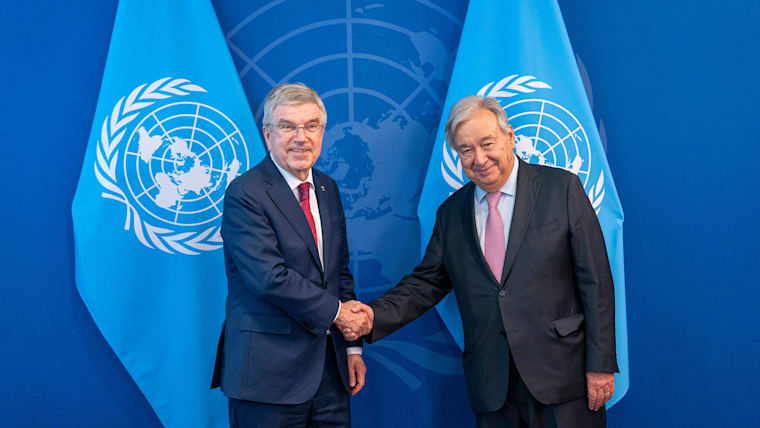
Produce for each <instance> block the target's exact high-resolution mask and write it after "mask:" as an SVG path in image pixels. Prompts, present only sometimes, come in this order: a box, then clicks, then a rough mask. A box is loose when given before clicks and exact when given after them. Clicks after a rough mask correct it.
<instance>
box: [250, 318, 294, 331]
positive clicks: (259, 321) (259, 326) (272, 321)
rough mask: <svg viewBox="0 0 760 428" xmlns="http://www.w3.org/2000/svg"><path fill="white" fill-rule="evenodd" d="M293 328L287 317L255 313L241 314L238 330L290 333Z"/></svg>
mask: <svg viewBox="0 0 760 428" xmlns="http://www.w3.org/2000/svg"><path fill="white" fill-rule="evenodd" d="M292 329H293V323H292V322H290V319H289V318H285V317H278V316H271V315H257V316H255V317H254V316H251V315H246V316H243V318H241V320H240V330H243V331H255V332H258V333H273V334H290V332H291V331H292Z"/></svg>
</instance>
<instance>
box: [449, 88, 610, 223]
mask: <svg viewBox="0 0 760 428" xmlns="http://www.w3.org/2000/svg"><path fill="white" fill-rule="evenodd" d="M537 89H552V87H551V86H549V85H548V84H546V83H544V82H542V81H540V80H537V79H536V78H535V77H533V76H518V75H516V74H515V75H511V76H507V77H505V78H504V79H502V80H500V81H499V82H496V83H494V82H490V83H488V84H487V85H485V86H483V87H482V88H481V89H480V90H479V91H478V95H480V96H486V97H493V98H496V99H499V101H502V99H504V98H514V97H518V98H521V99H518V100H516V101H513V102H511V103H508V104H506V105H504V111H505V112H506V113H507V117H508V118H509V122H510V124H511V125H512V129H514V132H515V155H516V156H519V157H520V158H521V159H522V160H524V161H525V162H529V163H533V164H538V165H547V166H553V167H557V168H562V169H565V170H567V171H570V172H572V173H573V174H575V175H577V176H578V177H579V178H580V180H581V182H582V183H583V186H584V188H586V189H587V192H588V197H589V200H590V201H591V205H592V206H593V207H594V210H595V211H596V212H597V213H598V212H599V209H600V207H601V204H602V201H603V200H604V170H602V169H599V172H598V175H597V173H596V170H595V169H594V167H595V165H593V164H592V156H591V144H590V143H589V138H588V135H587V134H586V130H585V129H584V128H583V126H582V125H581V123H580V121H578V119H577V118H576V117H575V115H574V114H573V113H572V112H571V111H570V110H568V109H566V108H565V107H563V106H561V105H559V104H557V103H555V102H553V101H551V100H548V99H541V98H524V97H520V96H521V95H524V94H529V93H533V92H535V91H536V90H537ZM502 104H503V102H502ZM443 159H444V161H443V162H442V164H441V172H442V174H443V178H444V180H446V182H447V183H448V184H449V185H450V186H452V188H453V189H454V190H456V189H458V188H460V187H461V186H462V184H463V178H462V172H461V171H462V167H461V163H460V161H459V159H458V155H457V153H456V152H454V151H453V150H451V149H450V148H448V145H447V144H444V148H443ZM455 162H456V163H455ZM590 179H592V180H593V181H591V186H590V187H589V186H588V184H589V182H590V181H589V180H590Z"/></svg>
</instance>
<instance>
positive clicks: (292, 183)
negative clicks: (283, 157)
mask: <svg viewBox="0 0 760 428" xmlns="http://www.w3.org/2000/svg"><path fill="white" fill-rule="evenodd" d="M269 157H271V158H272V162H274V166H276V167H277V170H278V171H280V174H281V175H282V178H284V179H285V182H287V183H288V187H290V190H295V189H296V187H298V186H299V185H300V184H301V183H309V184H311V186H309V187H311V188H312V189H314V188H315V187H314V177H313V176H312V174H311V168H309V175H308V176H306V180H304V181H301V180H299V179H298V177H296V176H295V175H293V174H291V173H290V172H289V171H286V170H285V169H284V168H282V167H281V166H280V164H278V163H277V161H276V160H275V159H274V156H272V155H271V154H270V155H269Z"/></svg>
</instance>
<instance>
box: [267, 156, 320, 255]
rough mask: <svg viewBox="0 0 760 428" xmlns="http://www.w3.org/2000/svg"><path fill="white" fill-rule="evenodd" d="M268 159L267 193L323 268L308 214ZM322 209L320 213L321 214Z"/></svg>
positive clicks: (268, 158)
mask: <svg viewBox="0 0 760 428" xmlns="http://www.w3.org/2000/svg"><path fill="white" fill-rule="evenodd" d="M266 159H267V161H268V162H266V163H265V164H264V165H265V168H263V173H264V179H265V181H266V182H267V183H269V184H270V186H269V188H268V189H267V194H268V195H269V197H270V198H272V201H273V202H274V204H275V206H276V207H277V209H279V210H280V212H281V213H282V215H283V216H285V218H286V219H287V220H288V223H290V225H291V226H292V227H293V229H294V230H295V231H296V233H297V234H298V236H300V237H301V239H302V240H303V241H304V243H306V247H307V248H308V249H309V253H311V257H312V258H313V259H314V262H315V263H316V264H317V266H318V267H319V269H320V270H321V269H322V263H320V262H319V253H318V252H317V244H316V243H315V242H314V236H313V235H312V234H311V227H309V222H308V221H306V216H305V215H304V213H303V210H302V209H301V205H300V204H299V203H298V201H297V200H296V198H295V196H294V195H293V190H292V189H290V187H288V183H287V182H286V181H285V178H284V177H283V176H282V174H280V171H278V170H277V167H276V166H274V163H273V161H272V159H271V158H270V157H269V156H267V158H266ZM321 214H322V213H321V211H320V215H321Z"/></svg>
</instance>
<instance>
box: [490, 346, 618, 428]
mask: <svg viewBox="0 0 760 428" xmlns="http://www.w3.org/2000/svg"><path fill="white" fill-rule="evenodd" d="M509 360H510V361H509V388H508V391H507V399H506V401H505V402H504V406H502V408H501V409H499V410H497V411H495V412H488V413H477V414H476V415H475V419H476V420H477V425H478V428H505V427H506V428H604V427H606V426H607V413H606V412H605V409H604V407H602V408H601V409H599V410H598V411H596V412H594V411H591V410H589V409H588V398H587V397H582V398H579V399H577V400H572V401H568V402H566V403H560V404H542V403H540V402H539V401H538V400H536V399H535V398H534V397H533V395H532V394H531V393H530V391H528V388H527V387H526V386H525V383H523V380H522V378H521V377H520V374H519V373H518V372H517V367H515V364H514V362H513V361H512V358H510V359H509Z"/></svg>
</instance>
